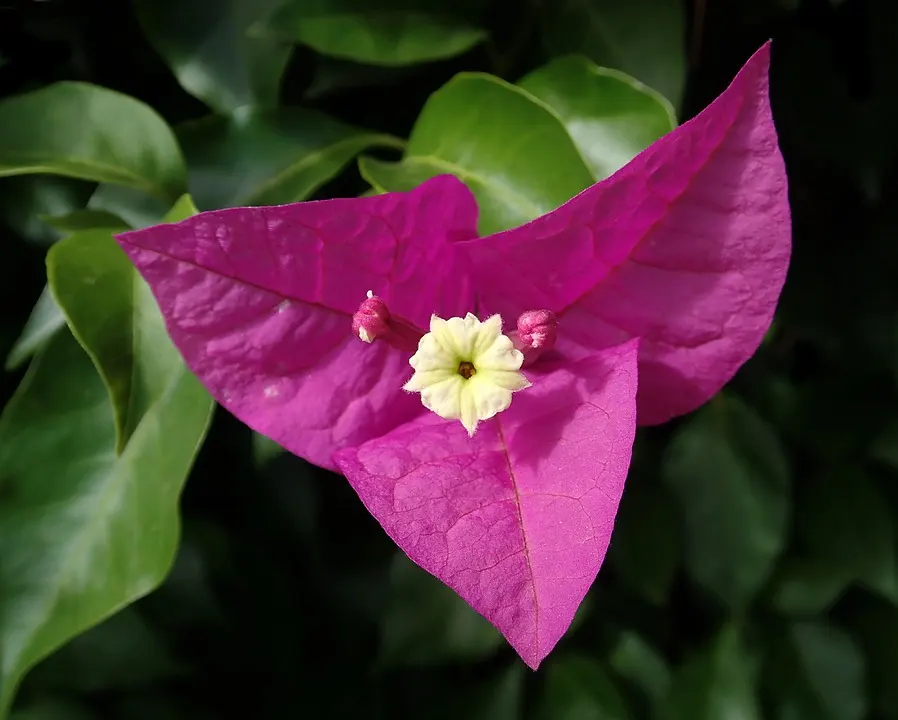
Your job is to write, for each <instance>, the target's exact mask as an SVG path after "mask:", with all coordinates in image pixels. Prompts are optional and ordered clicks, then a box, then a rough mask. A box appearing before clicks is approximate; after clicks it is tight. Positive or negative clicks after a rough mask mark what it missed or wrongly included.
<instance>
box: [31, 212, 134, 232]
mask: <svg viewBox="0 0 898 720" xmlns="http://www.w3.org/2000/svg"><path fill="white" fill-rule="evenodd" d="M41 220H43V221H44V222H45V223H47V225H49V226H50V227H52V228H54V229H56V230H59V232H62V233H73V232H78V231H79V230H95V229H98V228H109V229H110V230H128V229H129V228H130V226H129V225H128V223H126V222H125V221H124V220H122V219H121V218H120V217H119V216H118V215H115V214H113V213H111V212H107V211H106V210H88V209H83V210H72V211H71V212H68V213H65V214H64V215H42V216H41Z"/></svg>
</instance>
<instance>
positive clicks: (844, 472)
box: [796, 466, 898, 600]
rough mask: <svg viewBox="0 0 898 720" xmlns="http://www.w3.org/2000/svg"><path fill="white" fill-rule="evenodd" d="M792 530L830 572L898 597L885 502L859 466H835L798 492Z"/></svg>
mask: <svg viewBox="0 0 898 720" xmlns="http://www.w3.org/2000/svg"><path fill="white" fill-rule="evenodd" d="M796 530H797V534H798V538H799V540H800V541H801V543H802V546H803V549H804V551H805V553H806V554H808V555H809V556H810V557H812V558H814V559H815V560H817V561H818V562H820V563H823V564H825V565H826V566H827V567H828V568H829V570H830V573H831V574H832V575H834V576H836V577H841V578H842V579H843V580H846V581H851V580H854V581H857V582H860V583H863V584H864V585H866V586H867V587H870V588H872V589H874V590H877V591H879V592H881V593H882V594H883V595H884V596H885V597H888V598H890V599H892V600H898V559H896V556H895V530H894V526H893V521H892V517H891V514H890V513H889V507H888V503H887V501H886V498H885V496H884V494H883V493H882V491H881V490H880V489H879V488H878V487H877V485H876V482H875V481H874V479H873V478H871V477H870V476H869V475H868V474H867V473H865V472H864V471H863V470H862V469H861V468H856V467H850V466H848V467H835V468H831V469H829V470H828V471H826V472H824V473H821V474H820V475H819V476H818V477H815V478H814V482H813V483H812V484H811V485H809V487H808V488H807V489H806V491H805V492H804V493H802V494H801V495H800V496H799V498H798V503H797V509H796Z"/></svg>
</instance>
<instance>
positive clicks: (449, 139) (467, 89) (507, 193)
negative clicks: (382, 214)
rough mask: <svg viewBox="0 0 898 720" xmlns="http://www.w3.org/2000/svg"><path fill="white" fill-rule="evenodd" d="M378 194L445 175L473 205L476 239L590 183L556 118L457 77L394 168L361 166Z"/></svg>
mask: <svg viewBox="0 0 898 720" xmlns="http://www.w3.org/2000/svg"><path fill="white" fill-rule="evenodd" d="M359 167H360V169H361V171H362V175H363V176H364V177H365V179H366V180H368V182H369V183H371V185H373V186H374V187H375V188H378V189H380V190H408V189H410V188H412V187H414V186H416V185H418V184H419V183H421V182H422V181H424V180H426V179H427V178H430V177H433V176H435V175H442V174H445V173H451V174H454V175H456V176H457V177H458V178H459V179H461V180H462V181H464V182H465V183H466V184H467V185H468V187H469V188H470V189H471V190H472V192H473V193H474V195H475V196H476V197H477V202H478V205H479V207H480V222H479V228H480V232H481V233H483V234H487V233H493V232H497V231H499V230H504V229H506V228H509V227H515V226H517V225H521V224H523V223H525V222H528V221H530V220H532V219H533V218H535V217H538V216H540V215H544V214H545V213H547V212H549V211H551V210H554V209H555V208H557V207H558V206H560V205H562V204H564V203H565V202H566V201H567V200H569V199H570V198H572V197H573V196H574V195H576V194H577V193H579V192H580V191H581V190H583V189H584V188H586V187H588V186H589V185H591V184H592V182H593V180H592V175H591V174H590V172H589V169H588V168H587V167H586V165H585V163H584V162H583V159H582V158H581V157H580V154H579V152H578V151H577V148H576V147H575V146H574V143H573V141H572V140H571V138H570V136H569V135H568V134H567V131H566V130H565V129H564V125H563V124H562V123H561V120H559V118H558V116H557V115H556V114H555V113H554V112H553V111H552V110H550V109H549V108H548V107H547V106H546V105H545V104H543V103H542V102H540V101H539V100H537V99H536V98H534V97H533V96H532V95H530V94H529V93H527V92H525V91H524V90H521V89H520V88H518V87H515V86H514V85H509V84H508V83H506V82H503V81H502V80H499V79H498V78H495V77H492V76H490V75H482V74H477V73H462V74H460V75H457V76H456V77H454V78H453V79H452V80H450V81H449V82H448V83H446V85H444V86H443V87H442V88H440V89H439V90H437V91H436V92H435V93H434V94H433V95H432V96H431V97H430V99H429V100H428V101H427V104H426V105H425V106H424V109H423V110H422V111H421V114H420V115H419V116H418V120H417V122H416V123H415V126H414V128H413V129H412V133H411V137H410V138H409V143H408V148H407V149H406V153H405V157H404V158H403V160H402V161H401V162H399V163H392V164H391V163H384V162H379V161H375V160H372V159H370V158H365V157H363V158H361V160H360V162H359Z"/></svg>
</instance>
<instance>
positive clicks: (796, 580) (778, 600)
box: [771, 558, 850, 616]
mask: <svg viewBox="0 0 898 720" xmlns="http://www.w3.org/2000/svg"><path fill="white" fill-rule="evenodd" d="M849 583H850V577H849V576H847V575H846V573H845V572H843V570H842V569H841V568H839V567H838V566H835V565H832V564H830V563H829V562H827V561H826V560H806V559H798V558H789V559H787V560H786V561H785V562H784V563H783V564H782V565H781V566H780V567H779V568H777V571H776V576H775V579H774V583H773V591H772V597H771V602H772V604H773V606H774V607H775V608H776V609H777V610H778V611H779V612H781V613H783V614H785V615H796V616H808V615H814V614H817V613H822V612H826V610H827V609H828V608H830V607H831V606H832V605H833V604H834V603H835V602H836V601H837V600H838V599H839V597H840V596H841V595H842V593H844V592H845V590H847V588H848V585H849Z"/></svg>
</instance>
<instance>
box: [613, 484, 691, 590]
mask: <svg viewBox="0 0 898 720" xmlns="http://www.w3.org/2000/svg"><path fill="white" fill-rule="evenodd" d="M631 472H632V471H631ZM653 481H654V478H651V479H650V478H648V477H644V476H637V477H631V479H630V481H629V482H628V483H627V487H626V489H625V491H624V496H623V498H622V499H621V505H620V509H619V510H618V513H617V518H616V519H615V522H614V534H613V535H612V536H611V548H610V550H609V552H608V559H609V560H610V561H611V563H612V565H613V566H614V568H615V569H616V570H617V571H618V572H619V573H620V575H621V577H622V578H623V579H624V580H625V581H626V582H627V583H628V584H629V585H630V586H631V587H632V588H633V589H635V590H636V591H638V592H639V593H640V594H641V595H642V596H643V597H645V598H646V599H647V600H648V601H649V602H652V603H654V604H655V605H663V604H664V603H665V602H666V600H667V596H668V592H669V591H670V586H671V583H672V582H673V579H674V575H675V573H676V571H677V567H678V566H679V564H680V559H681V557H682V547H681V545H682V543H681V539H680V528H679V518H678V517H677V514H676V510H675V506H674V502H673V498H671V497H670V492H669V491H668V490H667V489H666V488H665V487H663V486H661V485H659V484H658V483H656V482H653Z"/></svg>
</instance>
